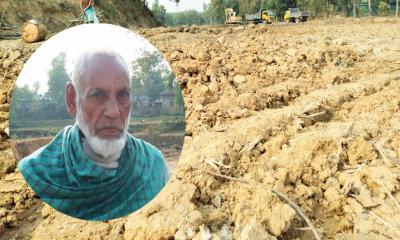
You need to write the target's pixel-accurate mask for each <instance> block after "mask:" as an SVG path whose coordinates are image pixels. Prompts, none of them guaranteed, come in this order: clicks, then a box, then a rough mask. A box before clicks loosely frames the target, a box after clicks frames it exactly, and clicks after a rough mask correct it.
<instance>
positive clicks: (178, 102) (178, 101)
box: [174, 84, 184, 111]
mask: <svg viewBox="0 0 400 240" xmlns="http://www.w3.org/2000/svg"><path fill="white" fill-rule="evenodd" d="M174 101H175V106H176V107H177V108H180V107H181V106H183V96H182V91H181V88H180V87H179V85H178V84H176V85H175V88H174ZM177 110H182V111H183V110H184V109H183V108H182V109H177Z"/></svg>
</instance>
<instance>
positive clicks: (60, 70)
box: [47, 53, 70, 117]
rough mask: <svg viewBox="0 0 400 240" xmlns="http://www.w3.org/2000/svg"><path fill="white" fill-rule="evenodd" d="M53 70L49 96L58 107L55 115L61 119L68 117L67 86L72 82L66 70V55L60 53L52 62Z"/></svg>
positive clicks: (50, 76) (49, 83)
mask: <svg viewBox="0 0 400 240" xmlns="http://www.w3.org/2000/svg"><path fill="white" fill-rule="evenodd" d="M51 66H52V68H51V69H50V71H49V72H48V74H49V80H48V82H47V83H48V86H49V89H48V91H47V96H49V97H50V99H51V101H53V102H54V103H55V104H56V106H57V111H56V113H55V114H57V115H59V116H60V117H66V116H68V113H67V110H66V105H65V100H64V99H65V92H64V91H65V85H66V84H67V82H69V81H70V78H69V75H68V74H67V71H66V70H65V53H60V54H59V55H58V56H57V57H55V58H54V59H53V61H52V62H51Z"/></svg>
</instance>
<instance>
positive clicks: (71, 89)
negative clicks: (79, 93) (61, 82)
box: [65, 82, 77, 118]
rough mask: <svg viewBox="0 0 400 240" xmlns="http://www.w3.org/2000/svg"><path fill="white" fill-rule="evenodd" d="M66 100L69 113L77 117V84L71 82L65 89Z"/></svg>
mask: <svg viewBox="0 0 400 240" xmlns="http://www.w3.org/2000/svg"><path fill="white" fill-rule="evenodd" d="M65 102H66V103H67V108H68V112H69V114H70V115H71V116H72V117H73V118H75V117H76V113H77V106H76V90H75V86H74V85H73V84H72V83H71V82H69V83H67V86H66V91H65Z"/></svg>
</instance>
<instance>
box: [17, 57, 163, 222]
mask: <svg viewBox="0 0 400 240" xmlns="http://www.w3.org/2000/svg"><path fill="white" fill-rule="evenodd" d="M129 75H130V73H129V70H128V67H127V64H126V63H125V62H124V60H123V59H122V57H121V56H119V55H118V54H116V53H115V52H112V51H108V50H92V51H89V52H87V53H85V54H83V55H82V56H81V57H80V58H79V59H78V61H77V63H76V65H75V71H74V72H73V74H72V80H73V83H68V84H67V86H66V94H65V98H66V103H67V107H68V111H69V113H70V114H71V115H72V116H73V117H74V118H75V119H76V123H75V125H73V126H67V127H65V128H64V129H63V130H62V131H61V132H60V133H58V134H57V136H55V137H54V139H53V140H52V141H51V142H50V143H49V144H48V145H46V146H44V147H42V148H40V149H38V150H37V151H36V152H34V153H33V154H31V155H30V156H28V157H26V158H24V159H23V160H22V161H21V162H20V163H19V165H18V166H19V169H20V171H21V173H22V175H23V176H24V178H25V179H26V181H27V182H28V184H29V185H30V187H31V188H32V189H33V190H34V192H35V193H36V194H37V195H38V196H39V197H40V198H41V199H42V200H43V201H45V202H46V203H48V204H49V205H50V206H52V207H54V208H55V209H57V210H59V211H61V212H63V213H65V214H68V215H70V216H73V217H77V218H81V219H87V220H109V219H113V218H117V217H121V216H125V215H127V214H129V213H131V212H133V211H135V210H137V209H139V208H141V207H142V206H144V205H145V204H146V203H147V202H149V201H150V200H152V199H153V198H154V197H155V196H156V195H157V194H158V193H159V191H160V190H161V189H162V188H163V186H164V185H165V184H166V182H167V180H168V170H167V167H166V164H165V160H164V158H163V156H162V154H161V152H160V151H159V150H157V149H156V148H155V147H154V146H152V145H150V144H149V143H147V142H145V141H143V140H140V139H137V138H135V137H133V136H131V135H130V134H129V133H128V132H127V129H128V123H129V118H130V109H131V98H130V91H131V89H130V85H131V83H130V77H129Z"/></svg>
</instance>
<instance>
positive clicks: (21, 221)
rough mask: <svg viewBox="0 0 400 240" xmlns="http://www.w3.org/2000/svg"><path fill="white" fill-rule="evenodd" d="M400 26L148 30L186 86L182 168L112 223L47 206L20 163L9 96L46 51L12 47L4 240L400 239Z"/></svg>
mask: <svg viewBox="0 0 400 240" xmlns="http://www.w3.org/2000/svg"><path fill="white" fill-rule="evenodd" d="M399 24H400V20H395V19H385V18H382V19H381V18H379V19H377V18H375V19H364V20H351V19H329V20H325V21H314V22H309V23H306V24H289V25H286V24H273V25H272V26H261V25H260V26H252V25H248V26H215V27H194V26H192V27H182V28H157V29H143V30H141V34H142V35H143V36H145V37H147V38H148V39H150V41H151V42H152V43H154V45H155V46H156V47H158V48H159V49H160V51H161V52H162V53H163V54H164V56H165V57H166V58H167V59H168V61H169V62H170V63H171V66H172V68H173V70H174V71H175V73H176V75H177V77H178V79H179V83H180V84H181V86H182V89H183V93H184V100H185V108H186V124H187V125H186V136H185V144H184V147H183V151H182V155H181V158H180V162H179V164H178V166H177V168H176V172H175V174H174V175H173V176H172V177H171V180H170V182H169V183H168V185H167V187H166V188H164V190H163V191H162V192H161V193H160V195H159V196H158V197H157V198H156V199H155V200H153V201H152V202H151V203H150V204H148V205H147V206H146V207H144V208H143V209H141V210H140V211H138V212H136V213H134V214H131V215H129V216H127V217H125V218H121V219H116V220H113V221H108V222H88V221H81V220H77V219H73V218H71V217H68V216H65V215H63V214H61V213H58V212H56V211H54V210H53V209H51V208H50V207H49V206H47V205H45V204H43V203H42V202H41V201H40V200H39V199H38V198H37V197H36V196H35V194H34V193H33V192H32V191H31V190H30V189H29V187H28V186H27V185H26V184H25V183H24V180H23V179H22V177H21V175H20V173H19V172H18V170H17V169H15V162H14V159H13V156H12V151H11V147H10V141H9V139H8V136H7V134H8V131H9V130H8V129H7V127H8V123H7V119H8V108H9V107H8V106H9V103H10V98H11V90H12V86H13V85H14V81H15V79H16V77H17V74H18V73H19V71H20V70H21V68H22V66H23V63H24V62H25V61H26V59H27V58H28V57H29V56H30V55H31V54H32V52H33V50H34V49H35V48H37V47H38V45H39V44H36V45H25V44H22V43H20V42H19V41H15V42H9V41H3V42H0V49H1V54H0V76H2V77H3V78H2V80H1V90H0V130H1V143H0V151H1V154H0V178H1V179H0V239H60V238H66V239H221V240H222V239H223V240H229V239H249V240H250V239H314V235H313V233H312V231H310V229H309V228H308V224H307V223H306V222H305V221H304V219H303V217H301V216H300V215H299V214H298V213H297V212H296V209H295V208H294V207H293V205H292V204H290V203H288V202H287V200H285V199H284V198H282V197H281V196H279V195H280V194H279V193H282V194H284V195H285V196H287V197H288V198H289V199H291V200H292V201H293V202H294V203H296V204H297V205H298V206H299V208H300V209H301V211H302V212H303V213H304V214H305V215H306V216H308V218H309V219H310V220H311V222H312V224H313V225H314V226H315V228H316V231H317V232H318V234H319V235H320V236H321V239H363V240H366V239H399V238H400V205H399V202H400V181H399V180H400V179H399V176H400V175H399V174H400V167H399V164H400V38H399V35H400V28H399Z"/></svg>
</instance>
